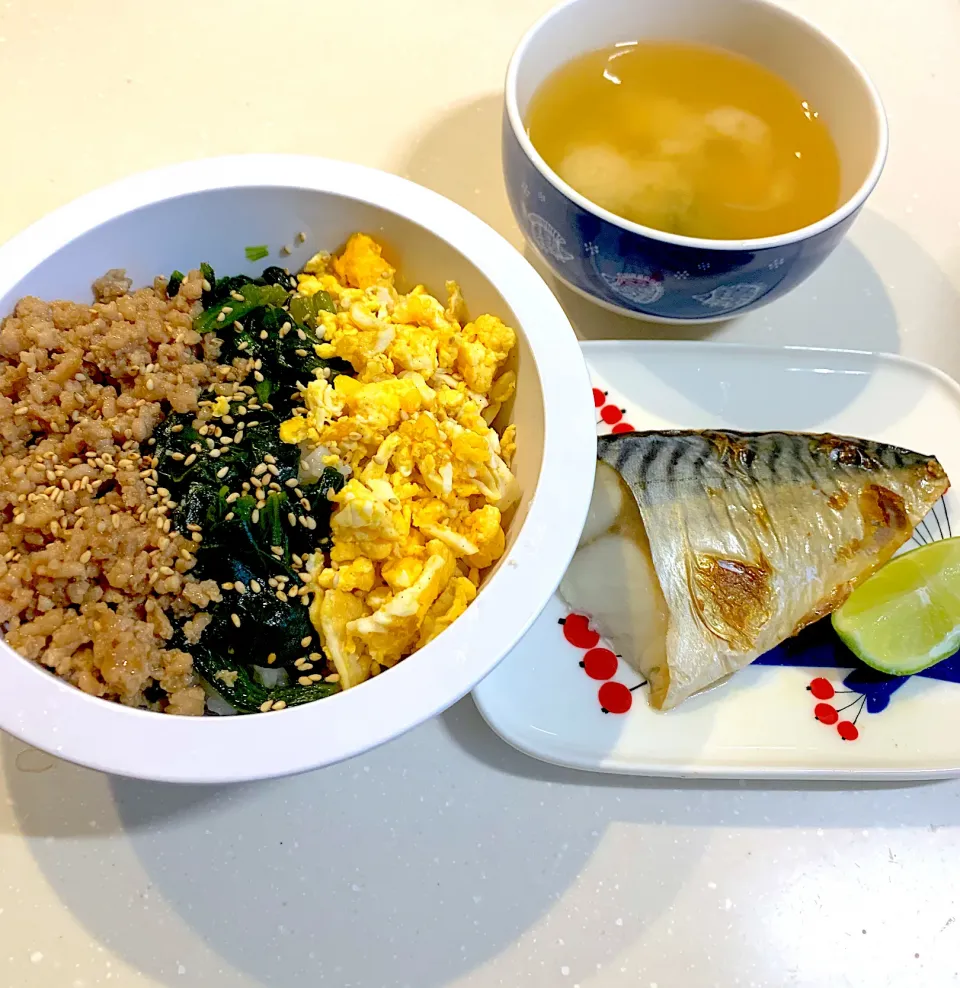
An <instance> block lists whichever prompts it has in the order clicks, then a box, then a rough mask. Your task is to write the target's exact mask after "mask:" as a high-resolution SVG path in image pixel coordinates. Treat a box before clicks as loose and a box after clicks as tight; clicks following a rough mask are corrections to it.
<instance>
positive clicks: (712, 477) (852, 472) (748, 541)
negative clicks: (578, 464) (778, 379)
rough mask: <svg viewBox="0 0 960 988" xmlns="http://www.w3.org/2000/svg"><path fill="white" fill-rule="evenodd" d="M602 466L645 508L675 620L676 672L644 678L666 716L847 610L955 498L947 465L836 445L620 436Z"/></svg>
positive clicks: (805, 440)
mask: <svg viewBox="0 0 960 988" xmlns="http://www.w3.org/2000/svg"><path fill="white" fill-rule="evenodd" d="M598 457H599V459H600V460H601V461H603V462H605V463H607V464H608V465H609V466H611V467H613V468H614V469H615V470H616V471H617V472H618V473H619V474H620V475H621V477H622V478H623V480H624V481H625V483H626V485H627V487H628V488H629V489H630V491H631V493H632V495H633V498H634V499H635V501H636V504H637V507H638V508H639V511H640V514H641V516H642V519H643V524H644V527H645V529H646V533H647V536H648V539H649V544H650V552H651V556H652V559H653V565H654V568H655V570H656V574H657V578H658V580H659V582H660V585H661V588H662V590H663V594H664V597H665V599H666V602H667V607H668V609H669V612H670V620H669V627H668V632H667V647H666V655H667V662H666V665H665V667H664V668H656V669H652V670H651V669H646V670H643V671H644V673H645V674H646V675H647V677H648V678H649V679H650V682H651V702H652V703H653V704H654V705H655V706H660V707H663V708H665V709H666V708H669V707H672V706H675V705H676V704H677V703H679V702H680V701H681V700H683V699H685V698H686V697H687V696H690V695H691V694H692V693H695V692H698V691H700V690H702V689H705V688H706V687H708V686H710V685H712V684H713V683H715V682H717V681H719V680H721V679H723V678H725V677H727V676H729V675H730V674H731V673H732V672H735V671H737V670H738V669H740V668H742V667H743V666H745V665H747V664H749V663H750V662H752V661H753V660H754V659H755V658H757V657H758V656H759V655H761V654H762V653H763V652H765V651H767V650H768V649H770V648H772V647H773V646H774V645H776V644H778V643H779V642H781V641H783V640H784V639H785V638H788V637H790V635H792V634H796V632H797V631H799V630H800V629H801V628H803V627H804V626H805V625H806V624H809V623H810V622H812V621H815V620H817V619H818V618H820V617H823V616H825V615H826V614H828V613H830V612H831V611H832V610H834V609H835V608H836V607H838V606H840V604H841V603H843V601H844V600H845V599H846V597H847V596H848V595H849V594H850V593H851V592H852V590H853V589H854V587H856V586H857V585H858V584H859V583H860V582H861V581H862V580H863V579H865V578H866V577H867V576H868V575H869V574H870V573H871V572H873V571H874V570H875V569H876V568H878V567H879V566H880V565H882V564H883V563H884V562H886V561H887V559H889V558H890V557H891V556H892V555H893V554H894V553H895V552H896V550H897V549H898V548H899V547H900V546H901V545H902V544H903V543H904V542H905V541H906V540H907V539H908V538H909V537H910V535H911V534H912V532H913V528H914V526H915V525H916V524H917V523H918V522H919V521H920V520H921V519H922V518H923V517H924V516H925V515H926V513H927V511H929V509H930V508H931V507H932V506H933V504H934V503H935V502H936V501H937V499H938V498H939V497H940V496H941V495H942V494H943V493H944V492H945V491H946V490H947V488H948V487H949V481H948V479H947V477H946V474H945V473H944V471H943V468H942V467H941V466H940V464H939V462H938V461H937V460H936V458H935V457H932V456H926V455H923V454H920V453H915V452H913V451H912V450H908V449H903V448H901V447H897V446H892V445H889V444H885V443H880V442H876V441H872V440H862V439H855V438H851V437H846V436H834V435H829V434H806V433H793V432H763V433H759V432H749V433H748V432H736V431H729V430H703V431H667V432H636V433H619V434H616V435H611V436H604V437H601V438H600V439H599V440H598ZM628 658H629V657H628Z"/></svg>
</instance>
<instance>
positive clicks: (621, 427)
mask: <svg viewBox="0 0 960 988" xmlns="http://www.w3.org/2000/svg"><path fill="white" fill-rule="evenodd" d="M609 397H610V393H609V392H608V391H601V390H600V388H594V389H593V406H594V408H597V409H599V412H600V420H599V421H598V422H597V428H598V430H600V431H601V434H602V432H603V431H604V430H603V427H604V426H611V429H610V431H611V432H614V433H620V432H633V426H632V425H631V424H630V423H629V422H627V421H626V420H625V419H624V415H626V414H627V410H626V409H625V408H620V407H618V406H617V405H613V404H609V403H608V402H607V399H608V398H609Z"/></svg>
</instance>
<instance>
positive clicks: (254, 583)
mask: <svg viewBox="0 0 960 988" xmlns="http://www.w3.org/2000/svg"><path fill="white" fill-rule="evenodd" d="M250 589H251V590H252V591H253V592H254V593H260V591H261V590H262V589H263V587H262V586H260V581H259V580H251V581H250Z"/></svg>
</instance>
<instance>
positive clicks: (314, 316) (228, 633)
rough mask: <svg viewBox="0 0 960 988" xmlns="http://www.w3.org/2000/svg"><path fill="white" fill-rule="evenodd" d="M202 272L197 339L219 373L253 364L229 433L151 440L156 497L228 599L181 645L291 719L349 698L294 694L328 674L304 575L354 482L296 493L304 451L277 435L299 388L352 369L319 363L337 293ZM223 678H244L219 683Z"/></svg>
mask: <svg viewBox="0 0 960 988" xmlns="http://www.w3.org/2000/svg"><path fill="white" fill-rule="evenodd" d="M201 270H202V272H203V276H204V278H205V279H206V284H207V285H208V286H209V287H208V288H207V287H205V288H204V291H203V295H202V298H201V303H202V305H203V310H202V312H201V313H200V314H199V315H198V316H197V318H196V319H195V321H194V327H195V328H196V330H197V331H198V332H200V333H211V332H215V333H216V334H217V335H218V336H219V337H220V339H221V341H222V343H221V347H220V360H221V362H222V363H226V364H229V363H234V364H235V365H238V362H239V361H241V360H244V361H250V363H249V364H248V365H247V366H249V367H251V368H252V369H251V371H250V372H249V373H248V376H247V377H246V379H245V380H244V381H243V382H242V385H241V388H242V389H243V394H242V395H235V396H233V400H232V402H231V410H230V413H229V415H228V417H227V421H226V422H225V421H224V419H223V417H213V418H210V419H207V420H205V421H204V422H203V423H202V424H201V422H200V420H198V419H197V418H196V417H195V416H194V415H193V414H192V413H183V414H176V413H173V414H170V415H169V416H168V417H167V418H166V419H165V420H164V421H163V422H162V423H161V424H160V425H159V426H158V427H157V428H156V429H155V430H154V433H153V437H152V438H153V444H152V448H151V453H152V455H153V456H154V458H155V463H156V469H157V474H158V477H159V485H160V486H162V487H165V488H167V490H169V491H170V497H171V499H172V500H174V501H175V502H176V509H175V510H174V512H173V522H174V524H175V526H176V528H177V530H178V531H180V532H182V533H184V534H186V533H196V534H197V537H198V538H200V539H202V541H201V542H200V543H199V545H198V548H197V551H196V564H195V566H194V568H193V570H192V571H191V574H192V575H193V576H194V577H196V578H197V579H202V580H214V581H216V583H217V584H218V586H220V587H221V588H223V589H222V590H221V594H222V598H223V599H222V600H221V601H220V602H219V603H211V604H210V605H209V606H208V608H207V612H208V613H209V614H210V616H211V621H210V623H209V624H208V625H207V626H206V628H205V629H204V631H203V633H202V635H201V637H200V641H199V642H197V643H187V642H186V641H185V640H184V639H183V636H182V633H178V635H176V636H175V637H174V639H173V640H172V642H171V645H174V646H175V647H180V648H184V649H185V650H186V651H189V652H190V653H191V654H192V655H193V657H194V664H195V666H196V668H197V670H198V672H199V673H200V675H201V676H202V677H203V678H204V679H205V680H206V682H207V683H208V685H209V686H210V687H211V688H212V689H214V690H216V691H217V692H218V693H219V694H220V695H221V696H223V697H224V698H225V699H226V700H227V701H228V702H229V703H231V704H232V705H233V706H234V707H235V708H236V709H237V710H239V711H241V712H253V711H257V710H259V709H260V708H261V706H262V705H263V704H264V703H265V702H266V701H267V700H272V701H274V702H277V701H280V700H282V701H283V702H284V703H285V704H286V705H288V706H293V705H295V704H298V703H305V702H308V701H310V700H315V699H319V698H320V697H324V696H329V695H330V694H331V693H334V692H337V690H338V689H339V687H338V686H337V685H336V684H335V683H326V682H319V683H311V684H310V685H302V684H300V683H299V682H297V680H298V679H299V678H301V677H302V676H303V674H304V668H303V662H304V661H306V662H307V663H308V665H307V669H308V670H312V671H313V672H321V673H322V671H323V670H324V668H325V667H326V660H325V659H319V660H317V659H307V656H309V655H311V654H312V655H316V653H320V654H321V655H322V649H321V647H320V644H319V640H318V638H317V635H316V632H315V630H314V628H313V626H312V624H311V622H310V617H309V609H308V607H306V606H304V602H303V600H304V599H303V597H302V596H301V595H300V588H301V587H302V586H303V583H302V581H301V579H300V568H301V566H302V562H301V559H302V557H303V556H305V555H307V554H311V553H313V552H315V551H317V550H318V549H319V550H327V549H329V547H330V537H329V528H330V524H329V522H330V508H331V505H330V500H329V495H330V494H331V492H334V493H335V492H337V491H339V490H340V489H341V488H342V487H343V485H344V483H345V480H344V477H343V475H342V474H341V473H340V472H339V471H338V470H336V469H333V468H327V469H325V470H324V472H323V475H322V476H321V477H320V478H319V480H318V481H317V482H316V483H314V484H302V485H298V484H297V482H296V481H297V479H298V470H299V458H300V451H299V449H298V448H297V447H296V446H293V445H290V444H287V443H284V442H281V440H280V431H279V430H280V423H281V422H282V421H283V420H284V419H286V418H289V417H290V414H291V413H292V409H293V408H294V406H295V405H296V403H297V402H298V401H299V400H300V397H299V388H298V382H299V383H302V382H305V381H307V380H309V379H311V378H312V377H313V376H314V373H315V372H316V371H317V370H318V369H320V370H325V371H328V373H329V374H330V375H333V374H341V373H352V369H351V367H350V365H349V364H347V363H345V362H343V361H340V360H327V359H323V358H320V357H318V356H317V355H316V350H315V348H316V346H317V344H318V343H319V342H320V337H319V336H318V335H317V321H318V315H319V313H320V312H323V311H330V312H332V311H335V307H334V305H333V302H332V300H331V299H330V297H329V295H327V294H326V293H318V294H317V295H315V296H312V297H310V298H309V299H306V298H300V297H299V296H295V295H293V294H292V288H293V287H294V286H295V281H294V280H293V279H292V278H291V276H290V274H289V272H287V271H285V270H284V269H282V268H279V267H269V268H266V269H265V270H264V272H263V275H262V276H261V277H260V278H250V277H248V276H246V275H235V276H231V277H228V278H221V279H217V278H216V276H215V273H214V270H213V268H212V267H210V265H208V264H204V265H201ZM177 274H178V272H174V275H172V276H171V283H172V282H173V279H174V276H175V275H177ZM203 398H204V400H214V399H216V394H215V393H213V392H210V393H207V394H205V395H204V396H203ZM195 541H196V539H195ZM308 638H309V639H310V642H309V643H308V644H307V645H304V644H303V642H305V641H306V640H307V639H308ZM297 660H301V663H300V667H297V666H295V665H294V663H295V662H297ZM318 662H319V665H318ZM254 666H269V667H272V668H276V669H283V670H285V671H286V672H287V675H288V678H289V680H290V685H284V686H276V687H271V688H268V687H266V686H264V685H263V684H262V683H260V682H259V681H257V679H256V678H255V677H254V674H253V667H254ZM221 671H225V672H226V673H236V676H235V677H234V676H232V675H227V676H226V677H225V678H224V677H222V676H221V677H219V678H218V677H217V673H218V672H221Z"/></svg>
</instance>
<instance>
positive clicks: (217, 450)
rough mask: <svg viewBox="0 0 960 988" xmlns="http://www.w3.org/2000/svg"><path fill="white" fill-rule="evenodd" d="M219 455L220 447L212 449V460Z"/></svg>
mask: <svg viewBox="0 0 960 988" xmlns="http://www.w3.org/2000/svg"><path fill="white" fill-rule="evenodd" d="M219 455H220V450H219V449H211V450H210V459H211V460H215V459H216V458H217V457H218V456H219Z"/></svg>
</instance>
